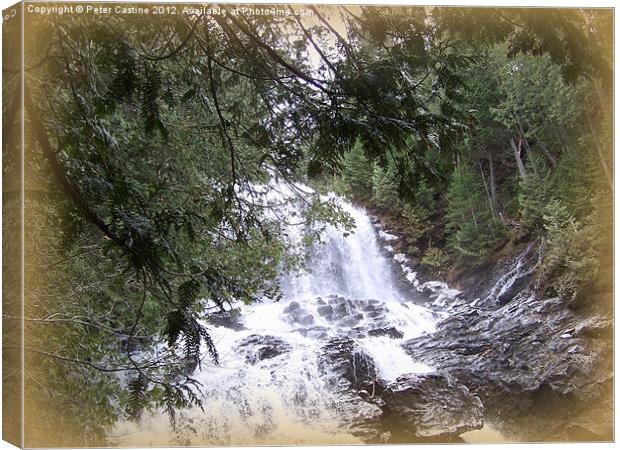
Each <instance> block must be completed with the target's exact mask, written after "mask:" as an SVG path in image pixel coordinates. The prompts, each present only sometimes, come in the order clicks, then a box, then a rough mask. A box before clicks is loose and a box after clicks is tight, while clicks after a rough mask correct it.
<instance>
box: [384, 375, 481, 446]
mask: <svg viewBox="0 0 620 450" xmlns="http://www.w3.org/2000/svg"><path fill="white" fill-rule="evenodd" d="M378 404H379V406H380V408H381V409H382V410H383V412H384V419H383V420H384V423H385V425H386V426H387V427H388V428H389V430H390V434H391V436H392V440H393V441H400V442H419V441H425V440H428V441H441V440H444V441H445V440H446V439H448V440H449V439H450V438H453V437H456V436H458V435H459V434H461V433H464V432H466V431H471V430H476V429H480V428H482V425H483V420H482V418H483V407H482V402H481V401H480V399H479V398H478V397H475V396H474V395H472V394H471V393H470V392H469V390H468V389H467V388H466V387H465V386H463V385H462V384H458V383H456V382H455V381H453V380H450V379H449V378H448V377H446V376H445V375H441V374H428V375H416V374H407V375H402V376H400V377H398V378H397V379H396V381H394V382H392V383H390V384H388V385H387V386H386V388H385V390H383V392H381V394H380V400H378Z"/></svg>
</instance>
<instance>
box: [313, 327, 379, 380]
mask: <svg viewBox="0 0 620 450" xmlns="http://www.w3.org/2000/svg"><path fill="white" fill-rule="evenodd" d="M321 368H322V369H323V370H324V371H325V372H330V373H331V374H333V375H336V376H337V377H338V378H340V379H342V380H344V381H346V382H347V383H348V384H349V385H350V387H351V388H353V389H355V390H359V389H364V388H367V387H368V386H369V385H372V383H373V381H374V380H375V379H376V378H377V370H376V368H375V364H374V362H373V360H372V358H371V357H370V356H369V355H368V354H367V353H366V352H364V351H363V350H362V349H361V348H360V347H359V346H358V345H357V344H356V343H355V341H354V340H353V339H350V338H340V337H337V338H332V339H330V340H329V341H328V342H327V343H326V344H325V345H324V346H323V348H322V355H321Z"/></svg>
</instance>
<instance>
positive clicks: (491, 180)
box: [487, 152, 497, 211]
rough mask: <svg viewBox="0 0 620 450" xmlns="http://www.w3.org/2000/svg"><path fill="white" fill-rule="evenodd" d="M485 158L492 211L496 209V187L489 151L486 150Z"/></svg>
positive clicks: (493, 167)
mask: <svg viewBox="0 0 620 450" xmlns="http://www.w3.org/2000/svg"><path fill="white" fill-rule="evenodd" d="M487 159H488V161H489V188H490V190H491V206H492V207H493V211H497V188H496V186H495V166H494V165H493V158H492V157H491V152H487Z"/></svg>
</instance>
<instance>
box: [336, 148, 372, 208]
mask: <svg viewBox="0 0 620 450" xmlns="http://www.w3.org/2000/svg"><path fill="white" fill-rule="evenodd" d="M372 175H373V167H372V163H371V162H370V161H369V160H368V158H367V157H366V155H365V154H364V149H363V148H362V145H361V144H360V142H359V141H358V142H356V144H355V145H354V146H353V148H352V149H351V151H350V152H348V153H347V154H346V155H345V156H344V158H343V167H342V181H343V182H344V184H345V186H346V189H347V191H348V192H347V193H348V194H350V195H351V196H352V197H353V198H355V199H361V200H368V199H370V197H371V196H372Z"/></svg>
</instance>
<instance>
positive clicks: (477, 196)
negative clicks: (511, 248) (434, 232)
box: [446, 164, 503, 263]
mask: <svg viewBox="0 0 620 450" xmlns="http://www.w3.org/2000/svg"><path fill="white" fill-rule="evenodd" d="M447 197H448V212H447V215H446V218H447V226H446V228H447V231H448V244H449V246H450V247H451V248H452V250H454V251H455V252H456V253H457V254H458V255H460V256H461V257H462V258H464V259H466V260H472V261H474V262H476V263H480V262H482V261H483V260H484V258H485V257H486V256H487V255H488V253H489V252H490V251H491V250H492V248H493V247H494V246H495V245H496V244H497V242H498V240H499V239H500V238H501V237H502V234H503V230H502V226H501V224H500V223H499V222H498V221H497V220H495V219H494V218H493V215H492V213H491V210H490V208H489V205H488V202H487V200H486V197H485V193H484V187H483V185H482V182H481V181H480V180H479V178H478V176H477V172H476V171H474V170H473V169H472V168H471V167H470V166H468V165H467V164H460V165H459V166H458V167H456V169H455V170H454V172H453V173H452V177H451V179H450V186H449V189H448V195H447Z"/></svg>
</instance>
